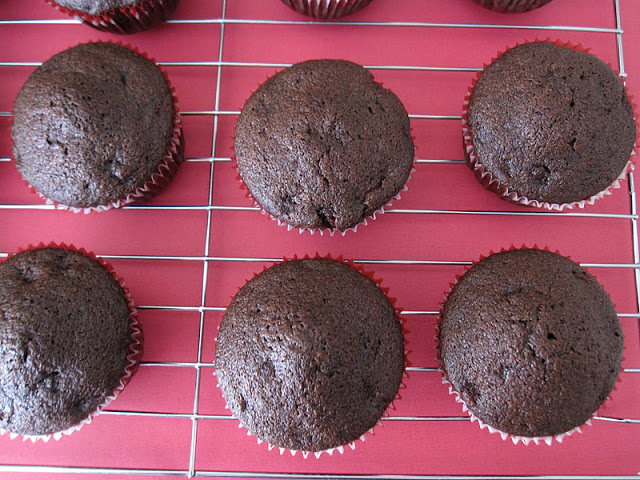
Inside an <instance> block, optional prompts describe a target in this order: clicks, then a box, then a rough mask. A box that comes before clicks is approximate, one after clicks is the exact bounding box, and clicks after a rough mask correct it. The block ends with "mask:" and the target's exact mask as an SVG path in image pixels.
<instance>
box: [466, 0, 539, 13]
mask: <svg viewBox="0 0 640 480" xmlns="http://www.w3.org/2000/svg"><path fill="white" fill-rule="evenodd" d="M473 1H474V2H476V3H477V4H478V5H482V6H483V7H485V8H488V9H490V10H495V11H496V12H502V13H521V12H529V11H531V10H534V9H536V8H540V7H542V6H544V5H546V4H547V3H549V2H551V0H473Z"/></svg>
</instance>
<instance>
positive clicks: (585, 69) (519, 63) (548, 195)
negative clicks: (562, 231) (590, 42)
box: [463, 42, 636, 209]
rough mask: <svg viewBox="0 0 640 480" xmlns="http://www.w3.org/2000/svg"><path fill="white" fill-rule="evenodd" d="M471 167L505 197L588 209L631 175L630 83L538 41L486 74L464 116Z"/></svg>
mask: <svg viewBox="0 0 640 480" xmlns="http://www.w3.org/2000/svg"><path fill="white" fill-rule="evenodd" d="M463 122H464V123H465V125H464V137H465V143H466V147H467V148H466V153H467V161H468V163H469V165H470V167H471V168H472V169H473V170H474V171H475V174H476V177H477V178H478V179H479V180H480V181H481V182H482V183H483V184H484V185H485V186H488V188H489V189H491V190H493V191H495V192H497V193H498V194H499V195H501V196H502V197H503V198H505V199H508V200H511V201H513V202H516V203H520V204H523V205H533V206H544V207H546V208H555V209H561V208H563V207H565V206H569V207H571V206H584V204H585V202H589V203H593V201H594V200H595V199H596V198H599V197H601V196H602V195H604V194H605V193H607V192H608V190H609V188H610V187H611V186H612V185H614V184H616V182H617V181H618V180H619V179H621V178H622V177H623V176H624V173H625V171H626V169H627V168H628V167H627V166H628V164H629V157H630V155H631V153H632V150H633V148H634V143H635V139H636V126H635V121H634V115H633V110H632V105H631V103H630V101H629V98H628V96H627V93H626V91H625V88H624V85H623V84H622V82H621V80H620V78H619V77H618V75H616V73H615V72H614V71H613V70H612V69H611V68H610V67H609V66H608V65H606V64H605V63H604V62H602V61H601V60H599V59H598V58H596V57H594V56H593V55H590V54H588V53H585V52H581V51H576V50H574V49H572V48H566V47H564V46H558V45H554V44H552V43H549V42H533V43H525V44H522V45H518V46H517V47H514V48H512V49H510V50H507V51H506V52H505V53H503V54H502V55H500V56H499V57H498V58H497V59H496V60H494V61H493V62H492V63H491V64H490V65H489V66H487V67H486V68H485V70H484V72H483V73H482V74H481V75H480V76H479V78H478V80H477V82H476V83H475V85H474V86H473V90H472V92H471V96H470V98H469V101H468V111H467V112H466V114H465V116H464V120H463Z"/></svg>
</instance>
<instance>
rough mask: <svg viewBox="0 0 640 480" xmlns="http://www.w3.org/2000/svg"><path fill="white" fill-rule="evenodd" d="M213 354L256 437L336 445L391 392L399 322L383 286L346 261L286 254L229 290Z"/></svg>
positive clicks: (229, 398) (309, 448) (280, 443)
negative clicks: (287, 256) (233, 291)
mask: <svg viewBox="0 0 640 480" xmlns="http://www.w3.org/2000/svg"><path fill="white" fill-rule="evenodd" d="M215 364H216V376H217V378H218V382H219V384H220V388H221V389H222V393H223V395H224V398H225V400H226V402H227V405H228V407H229V408H230V409H231V411H232V412H233V414H234V416H236V417H237V418H238V419H239V420H240V422H241V424H242V425H243V426H244V427H246V428H247V429H248V430H249V432H250V433H252V434H253V435H255V436H256V437H258V438H259V439H260V440H264V441H266V442H268V443H269V444H271V445H273V446H277V447H280V448H283V449H288V450H291V451H292V452H295V451H303V452H318V453H319V452H322V451H325V450H331V449H334V448H339V449H341V448H342V446H344V445H347V444H350V443H352V442H354V441H355V440H358V438H360V437H362V436H363V435H364V434H366V433H367V432H368V431H369V430H370V429H372V428H373V427H374V426H375V425H376V423H377V422H378V421H379V420H380V418H381V417H382V416H383V414H384V413H385V410H386V409H387V407H388V406H389V404H390V403H391V402H392V400H393V399H394V398H395V397H396V394H397V392H398V388H399V387H400V385H401V380H402V376H403V371H404V341H403V333H402V327H401V324H400V322H399V319H398V315H397V313H396V311H395V309H394V307H393V305H392V304H391V302H390V301H389V299H387V297H386V295H385V293H384V292H383V291H382V290H381V289H380V288H379V287H378V286H377V285H376V283H375V282H374V281H373V280H371V279H370V278H369V277H368V276H366V275H364V274H362V273H360V272H359V271H357V270H356V269H355V268H352V267H351V266H349V265H346V264H345V263H343V262H338V261H335V260H330V259H325V258H312V259H304V260H290V261H285V262H283V263H280V264H276V265H274V266H272V267H271V268H269V269H267V270H265V271H263V272H262V273H260V274H258V275H256V276H255V277H253V278H252V279H251V280H250V281H249V282H247V284H246V285H244V286H243V287H242V288H241V289H240V290H239V292H238V293H237V294H236V295H235V297H234V298H233V300H232V302H231V304H230V305H229V308H228V309H227V311H226V313H225V315H224V317H223V319H222V323H221V325H220V330H219V332H218V338H217V343H216V359H215Z"/></svg>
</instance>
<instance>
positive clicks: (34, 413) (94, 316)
mask: <svg viewBox="0 0 640 480" xmlns="http://www.w3.org/2000/svg"><path fill="white" fill-rule="evenodd" d="M135 313H136V312H135V307H134V306H133V302H132V301H131V299H130V296H129V294H128V292H126V291H125V290H124V288H123V286H122V284H121V282H120V280H119V279H118V278H117V277H115V276H114V274H113V273H112V271H110V269H108V268H107V267H105V266H104V265H103V264H101V263H100V262H98V261H97V260H95V259H94V258H92V257H90V256H88V255H87V254H85V253H84V252H83V251H76V250H73V249H69V248H66V247H65V248H58V247H44V248H36V249H32V250H26V251H24V252H21V253H18V254H16V255H14V256H12V257H10V258H8V259H7V260H5V261H3V262H2V263H0V373H1V374H0V431H1V432H2V433H4V432H6V431H8V432H10V433H11V434H14V435H16V434H17V435H21V436H24V437H25V438H31V439H38V438H42V439H48V438H49V437H50V436H52V435H53V436H55V437H59V435H60V434H62V433H70V432H71V431H73V430H74V429H77V428H80V426H81V425H82V424H84V423H87V422H89V421H91V418H92V417H93V416H95V415H96V414H97V413H98V412H99V411H100V410H101V409H102V408H104V407H105V406H106V405H107V404H108V403H109V402H110V401H111V400H112V399H113V398H115V397H116V396H117V395H118V393H119V392H120V391H121V390H122V389H123V388H124V385H125V384H126V383H127V382H128V381H129V379H130V377H131V376H132V375H133V374H134V372H135V371H136V369H137V367H138V363H139V361H140V357H141V356H142V332H141V330H140V327H139V324H138V322H137V320H136V314H135Z"/></svg>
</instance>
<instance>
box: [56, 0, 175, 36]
mask: <svg viewBox="0 0 640 480" xmlns="http://www.w3.org/2000/svg"><path fill="white" fill-rule="evenodd" d="M46 1H47V2H48V3H50V4H51V5H53V6H54V7H56V8H57V9H58V10H60V11H61V12H63V13H66V14H67V15H70V16H72V17H75V18H79V19H80V20H82V21H83V22H84V23H86V24H87V25H90V26H92V27H94V28H97V29H98V30H103V31H105V32H111V33H122V34H128V33H136V32H142V31H144V30H148V29H149V28H151V27H153V26H154V25H157V24H159V23H162V22H164V21H166V20H167V19H168V18H169V17H170V16H171V15H172V14H173V12H174V11H175V9H176V8H177V6H178V1H179V0H55V1H54V0H46Z"/></svg>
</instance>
